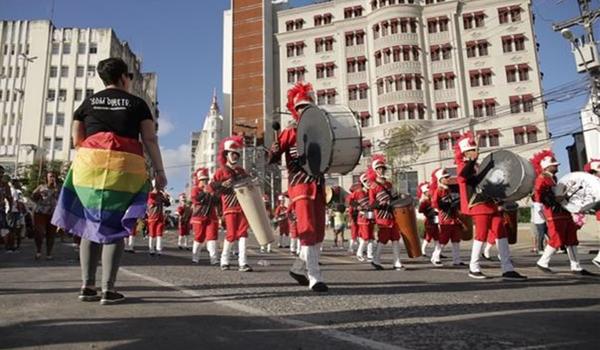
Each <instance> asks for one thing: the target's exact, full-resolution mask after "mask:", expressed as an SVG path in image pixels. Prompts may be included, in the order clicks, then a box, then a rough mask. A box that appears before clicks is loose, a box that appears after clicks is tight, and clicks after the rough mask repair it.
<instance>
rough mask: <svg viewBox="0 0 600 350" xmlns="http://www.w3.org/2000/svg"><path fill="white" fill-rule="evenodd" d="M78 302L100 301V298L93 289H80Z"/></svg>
mask: <svg viewBox="0 0 600 350" xmlns="http://www.w3.org/2000/svg"><path fill="white" fill-rule="evenodd" d="M79 300H80V301H98V300H100V296H99V295H98V292H97V291H96V290H95V289H92V288H81V291H80V292H79Z"/></svg>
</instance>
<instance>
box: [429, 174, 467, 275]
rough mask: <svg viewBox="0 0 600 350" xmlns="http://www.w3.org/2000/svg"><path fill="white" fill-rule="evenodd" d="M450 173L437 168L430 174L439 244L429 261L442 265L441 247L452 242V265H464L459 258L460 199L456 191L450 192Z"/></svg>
mask: <svg viewBox="0 0 600 350" xmlns="http://www.w3.org/2000/svg"><path fill="white" fill-rule="evenodd" d="M449 180H450V173H449V172H448V171H447V170H446V168H440V169H437V170H435V171H434V172H433V174H431V189H430V190H431V192H432V203H433V207H434V208H436V209H438V217H439V223H440V231H439V244H437V245H436V247H435V251H434V252H433V254H432V255H431V263H432V264H433V265H434V266H436V267H439V266H442V262H441V261H440V257H441V254H442V249H444V247H445V246H446V244H448V242H452V265H453V266H464V265H465V264H464V263H463V262H462V260H461V259H460V238H461V232H462V222H461V221H460V218H459V216H458V214H459V212H458V210H459V207H460V199H459V196H458V193H455V192H452V191H451V190H450V187H449Z"/></svg>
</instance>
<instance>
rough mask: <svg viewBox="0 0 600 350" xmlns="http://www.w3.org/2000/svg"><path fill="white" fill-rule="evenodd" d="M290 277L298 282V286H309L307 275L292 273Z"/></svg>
mask: <svg viewBox="0 0 600 350" xmlns="http://www.w3.org/2000/svg"><path fill="white" fill-rule="evenodd" d="M290 277H292V278H293V279H294V280H296V282H298V284H299V285H301V286H308V284H309V282H308V278H307V277H306V276H305V275H302V274H299V273H295V272H292V271H290Z"/></svg>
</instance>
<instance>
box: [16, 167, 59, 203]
mask: <svg viewBox="0 0 600 350" xmlns="http://www.w3.org/2000/svg"><path fill="white" fill-rule="evenodd" d="M65 164H66V163H65V162H63V161H60V160H53V161H50V162H44V163H43V164H41V168H40V164H39V163H38V162H35V163H33V164H30V165H26V166H25V167H24V168H25V176H24V177H23V178H21V179H19V180H20V181H21V184H22V185H23V192H24V194H25V195H26V196H30V195H31V192H33V190H35V189H36V187H38V186H39V184H41V183H43V182H44V181H45V176H46V173H47V172H48V171H54V172H56V174H58V179H59V182H62V181H63V179H64V176H65V175H66V173H65V171H64V170H65Z"/></svg>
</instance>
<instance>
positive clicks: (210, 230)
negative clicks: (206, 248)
mask: <svg viewBox="0 0 600 350" xmlns="http://www.w3.org/2000/svg"><path fill="white" fill-rule="evenodd" d="M192 229H193V230H194V241H196V242H198V243H204V241H205V240H207V241H216V240H217V239H218V237H219V220H211V219H206V220H202V221H200V222H195V223H193V224H192Z"/></svg>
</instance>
